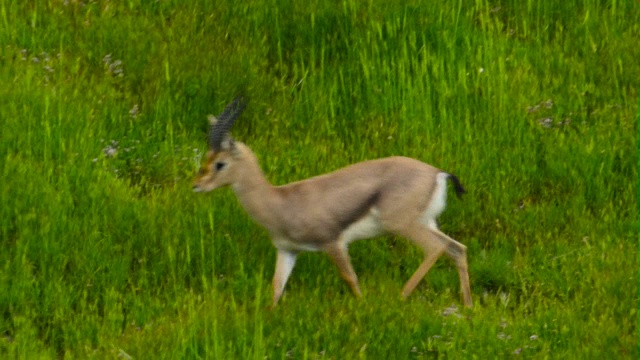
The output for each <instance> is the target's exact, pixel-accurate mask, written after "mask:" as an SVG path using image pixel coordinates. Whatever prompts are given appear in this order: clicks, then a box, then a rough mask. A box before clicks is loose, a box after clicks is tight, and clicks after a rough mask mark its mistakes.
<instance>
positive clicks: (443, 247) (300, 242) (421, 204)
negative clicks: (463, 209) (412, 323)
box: [194, 99, 472, 306]
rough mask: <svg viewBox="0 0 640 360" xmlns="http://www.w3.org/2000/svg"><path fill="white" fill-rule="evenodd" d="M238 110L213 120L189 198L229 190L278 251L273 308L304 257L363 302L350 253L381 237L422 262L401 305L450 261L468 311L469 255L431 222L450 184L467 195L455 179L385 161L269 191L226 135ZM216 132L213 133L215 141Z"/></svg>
mask: <svg viewBox="0 0 640 360" xmlns="http://www.w3.org/2000/svg"><path fill="white" fill-rule="evenodd" d="M242 109H243V104H242V101H241V100H239V99H236V100H234V102H233V103H232V104H230V105H229V106H227V108H226V109H225V111H224V112H223V113H222V114H221V115H220V116H219V120H217V122H216V120H215V118H213V117H211V118H210V120H211V121H212V125H211V130H210V131H211V133H210V137H209V147H210V149H209V151H208V152H207V157H206V161H205V162H204V164H203V166H202V168H201V170H200V173H199V175H198V177H197V178H196V180H195V182H194V191H197V192H206V191H211V190H214V189H216V188H218V187H221V186H225V185H230V186H231V188H232V189H233V191H234V192H235V194H236V196H237V198H238V200H239V201H240V203H241V204H242V206H243V207H244V209H245V210H246V211H247V213H248V214H249V215H250V216H251V217H252V218H253V219H254V220H255V221H256V222H258V223H259V224H260V225H262V226H264V227H265V228H266V229H267V230H268V232H269V234H270V235H271V238H272V242H273V245H274V246H275V247H276V248H277V260H276V269H275V274H274V277H273V306H275V305H276V304H277V303H278V300H279V299H280V297H281V296H282V293H283V291H284V287H285V284H286V282H287V279H288V278H289V275H290V274H291V271H292V270H293V267H294V265H295V262H296V257H297V254H298V253H300V252H301V251H323V252H325V253H326V254H327V255H328V256H329V257H330V258H331V260H332V261H333V262H334V263H335V264H336V266H337V267H338V270H339V272H340V275H341V276H342V278H343V279H344V280H345V281H346V282H347V283H348V284H349V286H350V287H351V290H352V291H353V293H354V294H355V295H356V296H360V295H361V292H360V287H359V285H358V278H357V276H356V273H355V272H354V271H353V267H352V265H351V260H350V257H349V253H348V246H349V244H350V243H351V242H352V241H354V240H359V239H367V238H371V237H375V236H378V235H380V234H383V233H392V234H396V235H399V236H402V237H405V238H407V239H409V240H411V241H412V242H414V243H415V244H416V245H418V246H419V247H420V248H421V249H422V250H423V251H424V254H425V255H424V260H423V261H422V263H421V264H420V266H419V267H418V269H417V270H416V272H415V273H414V274H413V276H411V278H410V279H409V281H408V282H407V284H406V285H405V287H404V289H403V291H402V295H403V296H404V297H407V296H409V295H410V294H411V292H412V291H413V290H414V289H415V287H416V286H417V285H418V283H419V282H420V280H421V279H422V278H423V277H424V276H425V274H426V273H427V272H428V271H429V269H430V268H431V267H432V266H433V264H434V263H435V262H436V260H437V259H438V258H439V257H440V256H441V255H442V254H447V255H448V256H449V257H450V258H451V259H453V261H454V262H455V264H456V266H457V269H458V274H459V277H460V287H461V292H462V299H463V303H464V304H465V305H466V306H471V305H472V300H471V290H470V285H469V275H468V272H467V256H466V247H465V246H464V245H462V244H461V243H459V242H457V241H456V240H454V239H452V238H450V237H449V236H447V235H446V234H444V233H443V232H441V231H440V230H439V229H438V226H437V221H436V219H437V218H438V216H439V215H440V213H441V212H442V211H444V208H445V205H446V194H447V180H448V179H449V180H451V181H452V182H453V184H454V187H455V190H456V192H457V194H458V195H461V194H462V193H464V189H463V187H462V185H461V184H460V182H459V180H458V179H457V178H456V177H455V176H454V175H451V174H449V173H447V172H444V171H442V170H439V169H437V168H435V167H432V166H430V165H427V164H425V163H423V162H420V161H418V160H415V159H411V158H407V157H389V158H384V159H378V160H370V161H365V162H360V163H357V164H354V165H351V166H347V167H345V168H342V169H339V170H336V171H334V172H331V173H328V174H324V175H320V176H316V177H312V178H310V179H306V180H302V181H298V182H294V183H290V184H287V185H283V186H273V185H271V184H270V183H269V182H268V181H267V180H266V178H265V176H264V174H263V173H262V170H261V169H260V165H259V163H258V160H257V158H256V156H255V154H254V153H253V152H252V151H251V150H250V149H249V147H248V146H246V145H245V144H243V143H241V142H236V141H234V140H233V139H232V138H231V137H230V136H229V135H228V131H229V129H230V127H231V125H232V123H233V121H234V120H235V118H237V116H239V114H240V113H241V112H242ZM220 129H222V130H220ZM214 131H218V133H217V134H212V133H213V132H214ZM220 131H224V133H223V134H220Z"/></svg>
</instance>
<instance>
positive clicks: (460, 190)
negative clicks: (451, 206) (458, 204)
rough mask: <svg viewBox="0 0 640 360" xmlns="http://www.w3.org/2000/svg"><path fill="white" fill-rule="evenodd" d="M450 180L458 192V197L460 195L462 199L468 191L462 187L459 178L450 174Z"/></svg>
mask: <svg viewBox="0 0 640 360" xmlns="http://www.w3.org/2000/svg"><path fill="white" fill-rule="evenodd" d="M449 180H451V182H452V183H453V187H454V189H455V190H456V195H458V197H459V198H462V195H463V194H465V193H466V192H467V190H465V189H464V188H463V187H462V184H461V183H460V179H458V177H457V176H455V175H453V174H449Z"/></svg>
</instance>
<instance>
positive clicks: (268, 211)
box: [231, 143, 279, 229]
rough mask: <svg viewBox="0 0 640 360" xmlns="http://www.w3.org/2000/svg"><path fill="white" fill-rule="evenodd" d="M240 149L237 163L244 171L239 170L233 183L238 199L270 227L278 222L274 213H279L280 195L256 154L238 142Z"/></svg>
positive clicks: (255, 218) (258, 219) (262, 222)
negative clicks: (264, 171) (268, 178)
mask: <svg viewBox="0 0 640 360" xmlns="http://www.w3.org/2000/svg"><path fill="white" fill-rule="evenodd" d="M236 146H237V147H238V150H239V151H240V160H239V161H240V162H241V163H239V164H236V165H238V166H240V167H241V169H242V171H239V172H238V175H239V176H238V177H237V179H236V181H235V182H234V183H233V184H232V185H231V187H232V189H233V191H234V193H235V194H236V196H237V197H238V201H240V203H241V204H242V207H244V209H245V210H246V211H247V213H249V215H250V216H251V217H252V218H253V219H254V220H255V221H256V222H258V223H260V224H261V225H263V226H264V227H266V228H268V229H272V228H273V226H275V225H276V224H275V223H274V222H276V219H275V218H274V216H273V215H274V214H276V213H278V212H277V210H276V208H277V207H278V206H279V196H278V193H277V191H276V190H275V188H274V187H273V185H271V183H269V181H268V180H267V179H266V178H265V176H264V174H263V173H262V169H261V168H260V164H259V163H258V159H257V158H256V156H255V154H254V153H253V152H252V151H251V149H249V148H248V147H247V146H246V145H244V144H242V143H236Z"/></svg>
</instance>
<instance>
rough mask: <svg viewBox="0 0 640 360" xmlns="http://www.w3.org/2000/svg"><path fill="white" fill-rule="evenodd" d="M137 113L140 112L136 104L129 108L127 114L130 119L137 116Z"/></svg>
mask: <svg viewBox="0 0 640 360" xmlns="http://www.w3.org/2000/svg"><path fill="white" fill-rule="evenodd" d="M139 113H140V108H139V107H138V104H135V105H133V108H131V110H129V115H130V116H131V118H132V119H135V118H137V117H138V114H139Z"/></svg>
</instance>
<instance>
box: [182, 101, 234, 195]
mask: <svg viewBox="0 0 640 360" xmlns="http://www.w3.org/2000/svg"><path fill="white" fill-rule="evenodd" d="M244 107H245V103H244V101H243V100H242V98H241V97H237V98H235V99H234V100H233V101H232V102H231V103H230V104H229V105H227V107H226V108H225V109H224V111H223V112H222V114H220V115H218V117H217V118H216V117H215V116H211V115H210V116H209V124H210V125H209V150H208V151H207V157H206V160H205V162H204V163H203V164H202V167H201V168H200V172H199V173H198V176H197V177H196V180H195V181H194V183H193V191H195V192H208V191H211V190H214V189H216V188H219V187H221V186H225V185H230V184H231V183H232V182H233V180H234V179H236V178H237V177H238V176H239V175H238V174H237V172H238V171H239V168H240V166H236V165H238V164H237V163H238V162H239V160H240V158H241V151H240V150H239V149H238V147H237V145H236V143H235V142H234V141H233V138H231V136H230V135H229V130H230V129H231V126H233V122H234V121H235V120H236V118H238V116H240V114H241V113H242V111H243V110H244Z"/></svg>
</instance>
